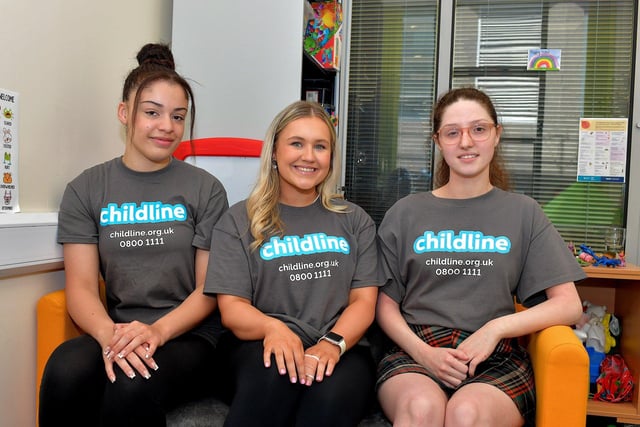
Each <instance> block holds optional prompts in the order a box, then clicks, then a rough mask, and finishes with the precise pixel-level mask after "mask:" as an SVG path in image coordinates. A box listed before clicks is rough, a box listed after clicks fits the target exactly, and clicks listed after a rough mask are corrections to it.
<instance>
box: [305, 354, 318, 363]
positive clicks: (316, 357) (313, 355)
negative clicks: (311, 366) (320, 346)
mask: <svg viewBox="0 0 640 427" xmlns="http://www.w3.org/2000/svg"><path fill="white" fill-rule="evenodd" d="M304 357H310V358H312V359H316V361H318V362H320V358H319V357H318V356H316V355H315V354H305V355H304Z"/></svg>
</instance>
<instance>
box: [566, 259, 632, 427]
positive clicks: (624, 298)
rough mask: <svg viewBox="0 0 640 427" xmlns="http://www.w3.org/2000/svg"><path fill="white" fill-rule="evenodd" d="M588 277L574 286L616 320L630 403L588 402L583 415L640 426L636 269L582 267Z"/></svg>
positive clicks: (584, 298) (581, 295) (584, 296)
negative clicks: (630, 378)
mask: <svg viewBox="0 0 640 427" xmlns="http://www.w3.org/2000/svg"><path fill="white" fill-rule="evenodd" d="M585 272H586V273H587V276H588V278H587V279H585V280H583V281H580V282H578V283H576V286H577V288H578V292H579V293H580V297H581V299H582V300H588V301H590V302H592V303H594V304H598V305H605V306H606V307H607V312H609V313H613V314H614V315H615V316H616V317H617V318H618V319H619V321H620V325H621V334H620V337H618V340H619V346H620V353H621V354H622V357H623V358H624V360H625V362H626V364H627V366H628V367H629V370H630V371H631V373H632V375H633V378H634V390H633V398H632V400H631V401H630V402H621V403H609V402H599V401H595V400H593V399H590V400H589V402H588V405H587V414H588V415H594V416H602V417H612V418H616V420H617V422H619V423H631V424H640V399H639V396H638V389H639V388H640V267H638V266H636V265H629V264H628V265H627V266H626V267H617V268H608V267H585Z"/></svg>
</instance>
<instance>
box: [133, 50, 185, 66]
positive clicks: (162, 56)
mask: <svg viewBox="0 0 640 427" xmlns="http://www.w3.org/2000/svg"><path fill="white" fill-rule="evenodd" d="M136 59H137V60H138V64H139V65H146V64H153V65H159V66H162V67H166V68H169V69H171V70H175V69H176V64H175V62H174V60H173V53H171V49H170V48H169V46H168V45H166V44H159V43H148V44H146V45H144V46H142V48H141V49H140V52H138V54H137V55H136Z"/></svg>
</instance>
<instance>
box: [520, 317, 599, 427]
mask: <svg viewBox="0 0 640 427" xmlns="http://www.w3.org/2000/svg"><path fill="white" fill-rule="evenodd" d="M529 353H530V355H531V361H532V363H533V373H534V376H535V382H536V400H537V402H536V425H537V426H544V427H556V426H557V427H573V426H575V427H584V425H585V423H586V419H587V400H588V398H589V356H588V355H587V351H586V350H585V348H584V346H583V345H582V343H581V342H580V340H579V339H578V337H576V335H575V334H574V332H573V331H572V330H571V328H570V327H568V326H551V327H549V328H547V329H544V330H542V331H539V332H536V333H533V334H531V336H530V341H529Z"/></svg>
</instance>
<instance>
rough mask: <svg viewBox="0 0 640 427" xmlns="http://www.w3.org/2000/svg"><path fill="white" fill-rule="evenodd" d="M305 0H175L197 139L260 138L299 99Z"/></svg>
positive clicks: (181, 65)
mask: <svg viewBox="0 0 640 427" xmlns="http://www.w3.org/2000/svg"><path fill="white" fill-rule="evenodd" d="M303 6H304V0H278V1H270V2H266V3H265V2H256V1H254V0H234V1H210V0H188V1H177V2H175V3H174V8H173V50H174V54H175V55H176V62H177V65H178V71H180V72H182V73H183V74H184V75H185V76H188V77H190V78H191V79H193V81H194V83H193V89H194V91H195V99H196V105H197V116H198V117H197V118H196V135H195V136H196V137H197V138H204V137H214V136H232V137H243V138H254V139H260V140H261V139H264V135H265V132H266V130H267V127H268V125H269V123H271V121H272V119H273V118H274V117H275V115H276V114H277V113H278V112H279V111H280V110H282V109H283V108H284V107H285V106H286V105H288V104H290V103H291V102H293V101H296V100H298V99H300V90H301V89H300V88H301V81H302V34H303V15H304V10H303V9H304V8H303Z"/></svg>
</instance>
